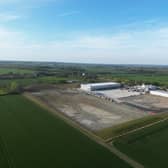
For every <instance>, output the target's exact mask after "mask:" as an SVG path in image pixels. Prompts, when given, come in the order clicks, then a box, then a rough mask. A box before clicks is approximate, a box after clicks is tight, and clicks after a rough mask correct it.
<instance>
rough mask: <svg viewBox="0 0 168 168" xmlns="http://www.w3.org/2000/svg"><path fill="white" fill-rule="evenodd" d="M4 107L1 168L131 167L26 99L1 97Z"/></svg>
mask: <svg viewBox="0 0 168 168" xmlns="http://www.w3.org/2000/svg"><path fill="white" fill-rule="evenodd" d="M0 107H1V108H0V109H1V110H0V167H1V168H89V167H90V168H103V167H110V168H113V167H114V168H127V167H129V166H128V165H127V164H126V163H124V162H123V161H121V160H120V159H118V158H117V157H116V156H114V155H113V154H112V153H111V152H109V151H108V150H107V149H105V148H104V147H102V146H100V145H98V144H97V143H95V142H94V141H92V140H90V139H89V138H88V137H86V136H85V135H83V134H82V133H81V132H79V131H78V130H76V129H74V128H72V127H71V126H69V125H68V124H66V123H65V122H64V121H63V120H61V119H59V118H57V117H55V116H53V115H52V114H50V113H49V112H48V111H46V110H44V109H42V108H41V107H39V106H38V105H36V104H34V103H32V102H31V101H29V100H27V99H26V98H24V97H23V96H20V95H10V96H1V97H0Z"/></svg>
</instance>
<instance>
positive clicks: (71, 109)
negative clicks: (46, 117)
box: [31, 88, 148, 131]
mask: <svg viewBox="0 0 168 168" xmlns="http://www.w3.org/2000/svg"><path fill="white" fill-rule="evenodd" d="M31 95H32V96H33V97H34V98H36V99H38V100H40V101H41V102H42V103H44V104H46V105H47V106H49V107H50V108H53V109H55V110H56V111H60V112H61V113H62V114H64V115H66V116H67V117H69V118H71V119H72V120H74V121H75V122H77V123H79V124H80V125H82V126H84V127H85V128H87V129H89V130H92V131H97V130H101V129H104V128H108V127H111V126H113V125H117V124H121V123H123V122H126V121H130V120H133V119H137V118H141V117H143V116H146V115H148V114H147V113H146V112H145V111H142V110H139V109H137V108H135V107H131V106H128V105H124V104H117V103H114V102H113V103H112V102H108V101H106V100H103V99H100V98H96V97H94V96H91V95H87V94H85V93H80V92H78V91H77V90H75V89H74V90H73V89H60V88H52V89H42V90H41V91H38V92H31Z"/></svg>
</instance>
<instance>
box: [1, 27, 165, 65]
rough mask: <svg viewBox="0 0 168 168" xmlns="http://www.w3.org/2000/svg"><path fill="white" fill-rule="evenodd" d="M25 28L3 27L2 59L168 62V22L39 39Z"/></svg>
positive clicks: (128, 62)
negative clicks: (55, 38) (164, 24)
mask: <svg viewBox="0 0 168 168" xmlns="http://www.w3.org/2000/svg"><path fill="white" fill-rule="evenodd" d="M26 36H27V35H25V34H24V33H22V32H15V31H12V30H9V29H7V28H4V27H0V59H5V60H6V59H7V60H29V61H30V60H31V61H66V62H92V63H119V64H121V63H127V64H130V63H145V64H165V63H166V62H168V58H167V55H168V50H167V48H168V26H164V27H159V28H158V27H157V28H156V29H145V30H134V29H129V30H125V31H122V32H118V33H115V34H114V33H113V34H109V35H103V34H100V35H79V34H78V35H76V36H74V37H73V38H71V39H68V40H55V41H48V42H43V43H42V42H40V41H39V42H36V43H33V42H32V41H30V40H28V39H27V38H26Z"/></svg>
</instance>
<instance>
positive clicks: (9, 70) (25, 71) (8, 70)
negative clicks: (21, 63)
mask: <svg viewBox="0 0 168 168" xmlns="http://www.w3.org/2000/svg"><path fill="white" fill-rule="evenodd" d="M33 72H34V71H33V70H29V69H21V68H0V75H1V74H8V73H13V74H29V73H33Z"/></svg>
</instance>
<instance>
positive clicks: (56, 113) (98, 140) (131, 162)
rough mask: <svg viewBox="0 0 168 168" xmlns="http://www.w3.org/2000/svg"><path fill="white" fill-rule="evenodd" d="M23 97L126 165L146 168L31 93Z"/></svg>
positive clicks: (134, 167)
mask: <svg viewBox="0 0 168 168" xmlns="http://www.w3.org/2000/svg"><path fill="white" fill-rule="evenodd" d="M23 96H24V97H25V98H27V99H28V100H30V101H32V102H33V103H35V104H37V105H39V106H40V107H42V108H44V109H46V110H47V111H50V112H52V114H53V115H54V116H57V117H59V118H60V119H62V120H63V121H65V122H66V123H67V124H69V125H70V126H72V127H73V128H75V129H77V130H78V131H80V132H81V133H82V134H84V135H86V136H87V137H88V138H90V139H91V140H93V141H95V142H96V143H98V144H99V145H101V146H103V147H105V148H106V149H107V150H109V151H110V152H111V153H113V154H114V155H116V156H117V157H118V158H120V159H121V160H123V161H125V162H126V163H128V164H129V165H130V166H131V167H133V168H144V166H143V165H141V164H140V163H138V162H137V161H135V160H133V159H132V158H130V157H129V156H127V155H126V154H124V153H122V152H120V151H119V150H118V149H117V148H115V147H114V146H111V144H108V143H106V141H105V140H104V139H102V138H101V137H99V136H97V135H96V134H94V133H93V132H91V131H89V130H87V129H86V128H84V127H82V126H81V125H80V124H78V123H77V122H74V121H73V120H72V119H70V118H69V117H67V116H65V115H64V114H62V113H61V112H59V110H57V109H54V108H52V107H48V106H47V105H46V104H44V103H43V102H42V101H40V100H39V99H37V98H35V97H34V96H32V95H31V93H28V92H26V93H24V94H23Z"/></svg>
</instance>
